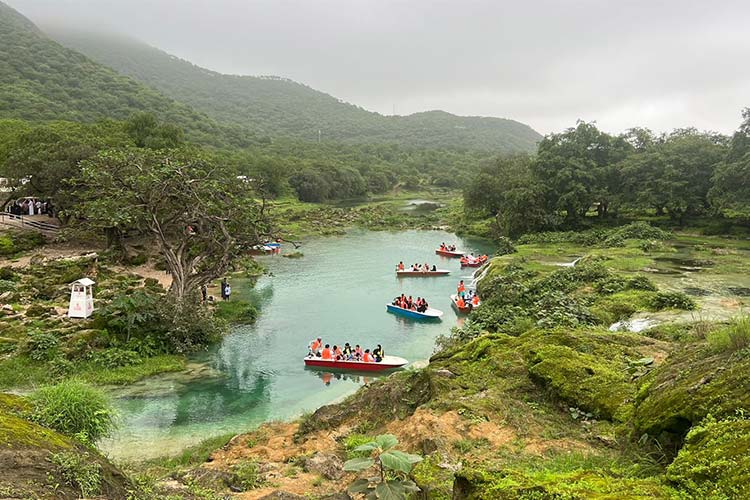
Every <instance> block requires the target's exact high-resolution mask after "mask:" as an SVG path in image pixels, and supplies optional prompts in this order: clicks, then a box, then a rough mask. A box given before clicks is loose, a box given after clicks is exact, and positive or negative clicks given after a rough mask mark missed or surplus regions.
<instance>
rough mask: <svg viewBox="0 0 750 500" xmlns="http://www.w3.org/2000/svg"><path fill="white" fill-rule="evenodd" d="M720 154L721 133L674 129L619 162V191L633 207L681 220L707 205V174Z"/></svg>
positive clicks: (720, 156) (712, 169) (710, 174)
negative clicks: (620, 183) (621, 181)
mask: <svg viewBox="0 0 750 500" xmlns="http://www.w3.org/2000/svg"><path fill="white" fill-rule="evenodd" d="M724 154H725V146H724V138H723V137H722V136H717V135H715V134H708V133H701V132H698V131H697V130H695V129H680V130H675V131H674V132H672V133H671V134H669V135H668V136H664V137H662V138H660V139H659V140H658V141H656V142H655V143H653V144H651V145H650V146H648V147H646V148H645V150H644V151H643V152H640V153H636V154H634V155H631V156H630V157H629V158H627V159H626V160H624V161H623V162H622V163H621V165H620V168H621V172H622V178H623V191H624V192H625V193H626V197H627V199H628V200H629V201H630V202H631V203H632V204H633V205H634V206H638V207H651V208H654V209H656V212H657V214H662V213H664V211H666V212H667V213H669V215H670V217H671V218H672V219H674V220H676V221H680V222H682V221H683V219H684V217H685V216H686V215H694V214H697V213H700V212H701V211H703V210H704V209H705V208H706V207H707V206H708V199H707V196H708V191H709V189H710V187H711V176H712V175H713V171H714V168H715V166H716V164H717V163H718V162H719V161H720V160H721V159H722V158H723V156H724Z"/></svg>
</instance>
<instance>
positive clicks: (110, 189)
mask: <svg viewBox="0 0 750 500" xmlns="http://www.w3.org/2000/svg"><path fill="white" fill-rule="evenodd" d="M78 184H79V185H80V186H83V187H82V189H81V190H80V191H79V193H80V195H81V196H82V198H83V199H84V200H85V201H84V202H83V203H82V205H81V206H80V210H79V215H80V216H81V218H82V220H83V222H84V223H85V224H87V225H88V226H90V227H93V228H100V229H103V230H107V231H111V230H112V229H113V228H114V229H116V230H117V231H119V232H121V233H124V232H126V231H138V232H141V233H147V234H151V235H152V236H153V237H154V240H155V242H156V245H157V247H158V249H159V252H160V253H161V254H162V256H163V257H164V260H165V262H166V265H167V270H168V272H169V273H170V275H171V276H172V287H171V289H170V292H171V293H172V294H173V295H174V297H175V298H176V299H177V301H178V302H182V301H184V300H185V299H186V298H190V297H192V296H194V293H195V292H197V290H198V289H199V288H200V287H201V286H202V285H204V284H206V283H208V282H210V281H211V280H214V279H216V278H218V277H219V276H221V275H222V274H224V273H225V272H226V271H227V269H229V267H230V265H231V263H232V261H233V260H234V259H235V258H237V257H238V256H240V255H241V254H243V253H244V252H245V251H246V250H247V248H249V247H250V246H252V245H255V244H257V243H259V242H261V241H262V240H263V239H264V238H266V237H268V236H270V229H269V223H268V220H267V217H266V213H265V206H264V205H263V204H259V203H257V202H256V200H255V196H254V195H255V193H254V190H253V186H252V184H251V182H250V180H248V179H245V178H243V177H238V176H237V173H236V171H234V170H233V169H229V168H226V167H222V166H221V165H217V164H215V162H213V161H212V160H211V159H209V158H208V157H207V156H206V155H205V154H203V153H201V152H199V151H153V150H148V149H135V148H130V149H121V150H110V151H104V152H101V153H100V154H98V155H97V156H95V157H94V158H92V159H89V160H87V161H84V162H83V163H82V166H81V174H80V178H79V182H78Z"/></svg>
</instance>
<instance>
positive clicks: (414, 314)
mask: <svg viewBox="0 0 750 500" xmlns="http://www.w3.org/2000/svg"><path fill="white" fill-rule="evenodd" d="M385 307H386V310H387V311H388V312H389V313H393V314H398V315H399V316H405V317H407V318H412V319H440V317H441V316H442V315H443V311H438V310H437V309H433V308H431V307H428V308H427V310H426V311H425V312H418V311H414V310H412V309H404V308H403V307H398V306H394V305H393V304H386V305H385Z"/></svg>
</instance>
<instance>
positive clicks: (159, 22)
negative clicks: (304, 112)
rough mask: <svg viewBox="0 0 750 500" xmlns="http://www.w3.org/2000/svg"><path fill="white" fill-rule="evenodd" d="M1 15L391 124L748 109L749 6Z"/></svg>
mask: <svg viewBox="0 0 750 500" xmlns="http://www.w3.org/2000/svg"><path fill="white" fill-rule="evenodd" d="M5 1H7V2H8V3H9V4H10V5H12V6H13V7H15V8H16V9H18V10H19V11H21V12H22V13H23V14H25V15H27V16H28V17H30V18H31V19H32V20H33V21H35V22H37V23H38V24H40V25H45V24H46V25H49V24H50V23H55V24H64V25H71V26H75V27H78V28H86V27H90V28H96V29H97V30H102V29H107V30H113V31H116V32H119V33H123V34H127V35H130V36H133V37H135V38H138V39H140V40H142V41H145V42H147V43H149V44H151V45H153V46H156V47H158V48H161V49H163V50H165V51H167V52H170V53H172V54H175V55H177V56H179V57H182V58H184V59H188V60H190V61H192V62H194V63H196V64H198V65H200V66H204V67H206V68H210V69H213V70H217V71H221V72H225V73H237V74H251V75H269V74H273V75H280V76H285V77H288V78H291V79H293V80H297V81H299V82H302V83H305V84H307V85H309V86H311V87H314V88H316V89H318V90H322V91H324V92H327V93H329V94H332V95H334V96H336V97H338V98H341V99H343V100H346V101H349V102H351V103H354V104H357V105H360V106H362V107H364V108H367V109H370V110H373V111H378V112H380V113H383V114H391V113H392V112H393V109H394V106H395V110H396V113H397V114H409V113H413V112H415V111H423V110H429V109H443V110H446V111H449V112H452V113H456V114H461V115H486V116H499V117H506V118H513V119H516V120H519V121H522V122H524V123H528V124H529V125H531V126H532V127H534V128H535V129H536V130H538V131H540V132H542V133H547V132H551V131H557V130H560V129H563V128H566V127H568V126H572V125H574V124H575V121H576V119H579V118H580V119H584V120H587V121H596V122H597V123H598V124H599V126H600V127H601V128H603V129H604V130H607V131H609V132H620V131H622V130H624V129H627V128H629V127H632V126H647V127H650V128H652V129H654V130H656V131H663V130H669V129H672V128H675V127H684V126H690V125H693V126H696V127H698V128H700V129H707V130H716V131H720V132H725V133H729V132H731V131H733V130H734V129H735V128H736V127H737V126H738V125H739V122H740V121H741V117H740V110H741V109H742V108H743V107H746V106H750V64H748V61H750V36H749V35H750V1H748V0H726V1H722V0H715V1H708V0H634V1H628V0H567V1H565V0H559V1H554V0H526V1H505V0H453V1H447V0H441V1H437V0H436V1H427V0H402V1H397V0H307V1H302V0H294V1H293V0H5Z"/></svg>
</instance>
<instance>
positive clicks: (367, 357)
mask: <svg viewBox="0 0 750 500" xmlns="http://www.w3.org/2000/svg"><path fill="white" fill-rule="evenodd" d="M362 361H364V362H365V363H372V362H374V361H375V360H374V359H372V354H370V353H369V352H366V353H365V355H364V356H363V357H362Z"/></svg>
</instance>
